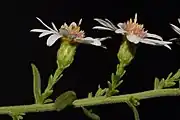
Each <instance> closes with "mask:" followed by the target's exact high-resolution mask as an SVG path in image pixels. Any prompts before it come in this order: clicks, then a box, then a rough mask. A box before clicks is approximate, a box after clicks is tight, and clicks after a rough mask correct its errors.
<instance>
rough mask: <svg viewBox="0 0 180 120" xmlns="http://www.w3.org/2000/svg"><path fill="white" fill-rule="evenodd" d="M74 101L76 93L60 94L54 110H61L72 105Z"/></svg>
mask: <svg viewBox="0 0 180 120" xmlns="http://www.w3.org/2000/svg"><path fill="white" fill-rule="evenodd" d="M75 99H76V93H75V92H74V91H67V92H65V93H62V94H61V95H60V96H59V97H57V98H56V100H55V104H54V105H55V108H56V110H57V111H60V110H63V109H64V108H65V107H67V106H69V105H72V103H73V101H74V100H75Z"/></svg>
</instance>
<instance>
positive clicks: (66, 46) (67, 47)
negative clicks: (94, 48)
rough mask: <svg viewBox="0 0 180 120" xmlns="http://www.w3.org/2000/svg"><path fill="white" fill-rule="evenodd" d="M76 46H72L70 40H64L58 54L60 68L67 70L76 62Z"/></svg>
mask: <svg viewBox="0 0 180 120" xmlns="http://www.w3.org/2000/svg"><path fill="white" fill-rule="evenodd" d="M76 47H77V46H76V45H75V44H71V43H70V42H69V41H68V40H63V41H62V43H61V46H60V48H59V50H58V52H57V62H58V65H59V67H61V68H63V69H65V68H67V67H69V65H70V64H71V63H72V62H73V60H74V55H75V53H76Z"/></svg>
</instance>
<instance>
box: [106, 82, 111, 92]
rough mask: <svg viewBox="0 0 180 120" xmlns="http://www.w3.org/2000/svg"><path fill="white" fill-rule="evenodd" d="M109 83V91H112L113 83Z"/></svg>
mask: <svg viewBox="0 0 180 120" xmlns="http://www.w3.org/2000/svg"><path fill="white" fill-rule="evenodd" d="M107 83H108V87H109V89H110V90H112V84H111V82H110V81H108V82H107Z"/></svg>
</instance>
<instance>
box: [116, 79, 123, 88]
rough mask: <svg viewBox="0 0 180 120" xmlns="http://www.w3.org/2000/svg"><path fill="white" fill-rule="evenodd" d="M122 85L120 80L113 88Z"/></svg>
mask: <svg viewBox="0 0 180 120" xmlns="http://www.w3.org/2000/svg"><path fill="white" fill-rule="evenodd" d="M122 83H123V80H120V81H119V82H118V84H117V85H116V86H115V88H117V87H119V86H120V85H121V84H122Z"/></svg>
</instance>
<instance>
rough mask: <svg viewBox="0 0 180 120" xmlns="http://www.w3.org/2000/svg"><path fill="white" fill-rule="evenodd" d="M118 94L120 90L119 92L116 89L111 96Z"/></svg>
mask: <svg viewBox="0 0 180 120" xmlns="http://www.w3.org/2000/svg"><path fill="white" fill-rule="evenodd" d="M117 93H119V90H117V89H116V90H114V89H113V90H111V96H112V95H115V94H117Z"/></svg>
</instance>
